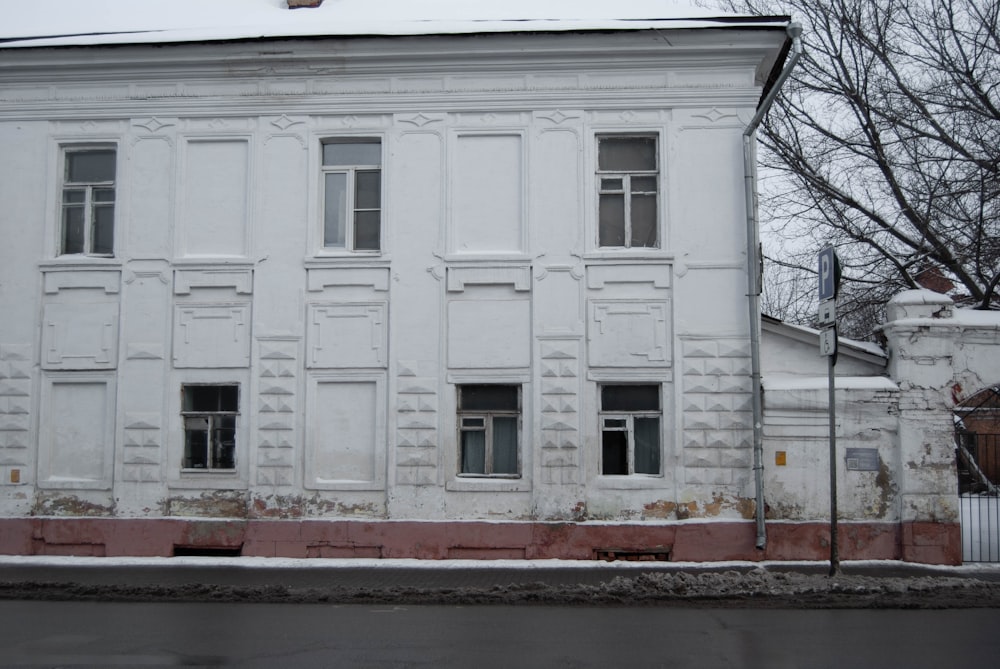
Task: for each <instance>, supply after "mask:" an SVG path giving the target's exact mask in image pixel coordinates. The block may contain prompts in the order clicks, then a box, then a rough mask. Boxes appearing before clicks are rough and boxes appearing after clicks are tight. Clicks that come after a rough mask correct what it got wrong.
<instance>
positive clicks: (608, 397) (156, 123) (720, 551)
mask: <svg viewBox="0 0 1000 669" xmlns="http://www.w3.org/2000/svg"><path fill="white" fill-rule="evenodd" d="M43 4H44V3H41V4H39V6H38V8H37V9H36V8H35V7H34V6H32V7H27V6H25V7H19V8H18V9H17V10H15V11H16V12H23V13H24V16H19V17H14V18H17V19H18V20H16V21H13V22H7V24H8V25H7V26H6V27H5V28H0V33H2V34H0V40H2V41H0V148H2V151H3V154H4V155H5V156H6V157H7V159H6V160H5V161H3V164H2V166H0V171H2V172H0V201H3V202H4V203H5V206H4V207H3V208H2V212H0V226H2V228H3V230H4V233H5V234H4V238H5V240H6V241H5V243H4V244H3V246H2V247H0V313H2V319H0V371H2V373H0V387H2V392H0V476H2V479H0V516H2V517H3V518H0V524H2V525H3V526H4V532H3V533H2V536H3V542H2V544H0V552H7V553H59V552H63V553H76V554H87V553H89V554H99V555H103V554H167V555H169V554H171V551H173V550H175V549H177V548H178V547H181V548H186V549H194V550H198V549H199V548H203V549H206V550H208V549H212V550H220V549H226V550H232V551H242V553H243V554H256V555H292V556H303V557H304V556H348V555H364V556H383V557H394V556H417V557H447V556H453V557H463V556H467V557H491V556H492V557H518V556H523V557H584V558H586V557H594V556H597V555H607V554H609V553H615V552H618V553H623V554H629V553H643V554H644V553H650V554H653V555H660V556H665V555H667V554H669V555H671V557H672V558H673V559H721V558H729V557H746V558H750V559H755V558H762V557H765V556H773V557H811V558H816V557H822V555H823V541H822V537H823V532H824V531H825V530H824V525H823V520H824V506H823V504H824V497H823V494H822V492H821V488H822V485H823V483H822V480H823V476H825V472H826V464H825V461H824V460H822V459H821V458H819V454H815V453H806V452H805V451H804V450H803V449H802V448H801V446H802V444H803V443H814V442H816V443H819V444H820V445H822V442H820V441H819V440H820V438H821V437H822V432H818V430H821V428H822V426H823V425H824V423H823V415H820V414H818V413H817V412H818V411H820V409H821V408H822V407H819V406H818V405H817V406H812V405H810V406H807V407H804V406H803V402H805V403H806V404H808V401H805V400H803V396H802V392H801V391H802V388H803V387H802V386H801V385H800V386H796V383H795V381H794V379H795V377H799V378H800V379H801V378H813V376H815V375H816V374H822V373H823V372H822V370H823V369H825V367H822V366H821V365H825V363H824V362H823V361H822V359H820V358H818V357H817V356H816V355H815V348H812V349H808V348H804V349H802V352H799V353H796V352H795V351H796V349H795V347H796V346H805V344H803V342H805V341H807V340H809V338H810V336H814V335H810V334H809V333H808V332H807V331H802V330H796V329H794V328H788V327H787V326H783V325H780V324H774V323H767V324H765V326H764V346H763V351H764V363H763V369H764V371H765V375H764V376H765V388H766V390H765V397H768V398H773V401H772V402H771V403H770V404H769V405H768V404H765V406H764V407H763V409H764V413H763V414H762V415H763V416H766V418H767V422H766V424H765V425H763V427H762V428H761V429H759V430H758V431H757V435H758V436H757V438H756V439H755V430H754V428H753V424H754V422H755V421H754V413H755V407H754V404H755V402H754V393H753V387H754V383H753V376H754V374H753V372H754V369H753V368H754V359H755V349H756V348H757V343H756V341H755V337H753V336H752V334H753V333H754V332H755V330H756V328H757V325H756V324H755V323H754V319H753V318H752V316H751V314H752V307H751V308H750V310H749V311H748V301H747V293H748V272H747V266H748V249H750V250H751V252H752V250H753V248H754V243H753V240H752V239H751V240H750V242H751V243H750V244H748V239H747V236H748V233H747V230H748V225H747V218H748V217H747V191H746V188H745V186H746V183H747V181H748V180H750V182H751V183H752V178H753V172H752V169H749V168H747V167H746V166H745V161H744V152H745V149H744V146H745V138H744V135H745V133H746V132H747V130H748V126H749V125H750V124H751V123H752V121H753V119H754V115H755V113H756V112H757V111H758V109H759V108H760V107H759V105H760V104H761V100H762V96H763V95H764V94H765V93H767V92H768V91H770V90H771V89H772V88H773V87H774V86H775V81H776V79H777V77H778V76H779V73H780V72H781V70H782V67H783V66H785V65H786V60H787V55H788V53H789V50H790V49H791V48H792V46H793V39H792V36H791V35H790V34H789V33H788V31H787V28H788V26H789V19H788V18H787V17H766V18H753V19H748V18H746V17H743V18H734V17H724V18H718V17H715V16H713V15H711V14H710V13H706V12H703V11H702V12H698V11H694V10H691V9H690V8H686V7H681V6H680V5H678V6H674V5H671V3H665V4H664V3H649V2H624V3H617V5H616V6H615V7H614V8H613V9H614V11H615V12H616V14H615V15H614V16H610V15H608V14H606V13H602V12H601V11H597V10H596V9H595V8H593V7H589V6H587V5H580V6H579V14H577V15H578V16H582V17H583V18H580V19H570V20H567V19H562V18H561V17H560V15H558V14H549V13H546V11H547V10H546V8H545V6H544V4H545V3H540V4H542V5H543V6H542V7H541V8H538V7H523V6H518V5H517V4H516V3H515V6H514V7H513V8H505V9H496V10H489V11H492V12H493V14H490V13H489V12H487V13H485V14H481V15H476V14H475V13H474V12H473V13H470V12H471V11H472V10H470V9H468V8H466V9H462V8H463V7H466V4H470V3H466V4H460V3H455V6H453V7H451V9H450V11H451V12H452V13H451V14H449V13H447V10H448V8H447V7H446V8H445V9H441V8H440V7H439V6H436V7H437V9H434V11H440V12H442V13H441V14H440V15H435V14H433V13H432V14H429V15H421V14H420V13H419V11H418V10H417V9H416V8H415V7H413V5H419V3H405V4H401V3H388V4H386V6H385V7H381V6H380V5H379V3H373V2H368V3H363V2H355V1H349V0H343V1H341V2H333V1H332V0H328V1H327V2H326V3H324V4H322V5H321V6H319V7H316V8H303V9H295V10H291V9H288V8H287V7H286V5H285V2H284V0H252V1H250V0H246V1H243V2H240V3H237V4H235V5H234V4H233V3H226V2H221V3H211V4H212V9H211V10H208V9H206V8H204V7H202V5H204V4H205V3H198V2H182V1H179V0H174V1H173V2H170V3H166V4H169V5H170V7H171V11H172V12H173V13H172V14H171V13H167V14H163V15H156V13H155V12H153V11H151V10H149V9H148V5H149V4H151V3H148V2H143V3H125V4H123V6H122V8H121V11H122V13H121V14H109V15H107V16H108V17H110V18H105V19H104V21H105V22H106V24H105V25H103V26H102V25H101V22H100V21H97V22H96V23H91V24H85V26H84V27H85V29H76V30H69V29H68V28H67V29H66V30H52V29H46V30H45V31H44V32H39V30H41V29H39V28H37V26H39V25H41V26H45V25H46V24H45V21H44V20H43V17H40V16H37V15H36V14H40V13H41V12H42V11H43V9H42V7H43ZM49 4H50V5H58V4H59V3H55V2H50V3H49ZM74 4H79V3H62V5H60V7H61V9H63V10H64V11H66V12H70V13H72V12H74V11H77V10H74V9H73V8H72V7H71V5H74ZM441 4H442V3H438V5H441ZM536 4H539V3H536ZM556 4H558V3H556ZM128 5H133V6H137V5H141V6H142V7H143V11H139V10H136V9H135V7H132V9H129V8H128ZM443 5H445V6H447V5H448V3H443ZM652 5H655V6H656V7H659V8H660V13H650V12H651V11H653V7H652ZM237 7H238V8H239V9H238V8H237ZM456 8H457V9H456ZM561 8H562V9H563V10H565V9H566V6H565V5H563V6H561ZM50 9H51V8H50ZM557 9H558V8H557ZM8 11H9V10H8ZM223 11H228V12H230V14H229V15H228V16H229V17H230V19H229V20H223V19H222V18H220V14H219V13H217V12H223ZM427 11H430V10H427ZM479 11H480V12H482V11H484V10H482V9H480V10H479ZM130 12H131V13H130ZM206 12H210V13H207V14H206ZM456 12H457V13H456ZM516 12H521V13H520V14H517V13H516ZM671 12H672V13H671ZM199 13H201V14H202V15H201V16H199ZM234 17H236V18H234ZM77 18H79V17H77ZM422 18H423V19H428V20H418V19H422ZM72 19H73V16H72V15H70V16H68V17H64V20H63V21H62V23H69V22H70V21H71V20H72ZM512 19H528V20H525V21H514V20H512ZM49 20H50V21H51V24H49V25H50V27H51V25H53V24H54V25H57V26H58V25H59V24H60V21H59V20H57V19H54V18H51V19H49ZM32 21H35V22H36V23H32ZM11 26H13V27H11ZM205 26H208V27H207V28H206V27H205ZM218 26H221V27H218ZM91 28H92V29H91ZM4 31H6V32H4ZM11 31H17V32H11ZM70 32H72V33H73V34H69V33H70ZM84 33H86V34H84ZM746 145H747V146H750V147H751V149H750V154H749V155H750V157H751V158H752V144H751V143H747V144H746ZM751 162H752V161H751ZM751 225H752V223H751ZM751 264H752V262H751ZM751 292H753V291H752V290H751ZM769 347H770V348H769ZM807 351H808V352H807ZM803 360H804V361H805V362H802V364H798V363H795V364H791V361H800V362H801V361H803ZM810 365H813V366H815V369H816V370H820V371H813V370H810V368H809V366H810ZM840 365H841V368H842V369H844V370H845V371H843V372H841V373H842V374H845V375H847V376H850V377H851V378H852V379H860V378H862V377H874V378H875V380H874V381H872V380H869V381H855V382H853V383H854V386H851V387H853V388H854V390H853V391H852V392H854V393H856V394H855V395H850V396H847V399H846V401H848V402H850V401H853V400H857V399H858V398H860V399H863V400H865V401H866V402H869V404H855V405H854V406H856V407H857V411H856V412H855V413H854V414H851V418H850V419H849V420H850V421H854V422H852V423H850V424H851V425H855V424H856V425H857V426H858V429H859V430H861V431H864V430H874V431H875V432H868V433H867V435H868V436H865V435H862V436H860V437H858V439H860V440H862V441H864V440H867V439H869V436H871V435H873V434H875V433H876V432H877V435H876V437H874V439H875V441H874V442H870V443H875V444H876V450H877V451H878V454H877V455H878V456H879V457H881V458H883V465H884V467H883V469H884V471H880V472H878V473H875V474H872V476H871V477H870V478H871V480H867V479H864V480H860V479H859V480H854V481H852V480H851V477H850V472H845V474H844V479H843V480H844V485H845V490H846V492H845V496H846V501H845V504H844V507H843V508H842V513H843V514H846V520H851V521H857V532H858V533H859V534H858V537H860V538H859V539H858V540H857V541H856V542H855V543H853V544H850V545H849V546H848V547H847V548H846V549H845V555H846V556H847V557H851V556H857V557H908V556H909V557H914V555H915V554H912V553H910V554H908V553H907V552H906V545H907V544H906V538H905V536H904V535H905V532H906V529H905V525H906V523H910V522H911V521H912V522H913V523H923V522H930V523H932V524H935V527H939V526H940V527H945V529H946V531H945V532H944V534H943V535H942V536H943V537H944V539H941V538H940V537H938V538H936V539H934V541H936V542H937V543H935V544H934V549H933V550H932V551H930V552H928V553H927V554H926V555H924V554H921V555H916V556H915V559H927V560H928V561H949V560H951V559H952V558H951V557H950V556H951V555H952V553H949V552H948V551H949V550H951V549H950V548H949V546H950V544H949V542H950V541H952V539H951V537H953V536H954V532H953V526H954V525H955V523H956V522H957V520H956V518H955V517H954V514H952V515H951V516H948V515H947V514H946V513H944V515H941V516H940V517H937V518H928V517H925V516H926V515H927V514H926V513H924V511H922V510H921V511H915V512H914V513H913V514H911V515H910V516H907V515H906V513H905V512H904V511H903V507H902V506H901V505H902V501H901V500H902V499H903V497H904V496H905V495H904V493H905V492H906V490H905V484H903V483H901V482H900V468H901V467H902V466H903V465H902V464H901V463H902V462H903V461H902V460H900V459H899V443H898V440H897V439H896V435H897V434H898V430H899V428H898V421H897V420H896V416H895V415H893V414H892V413H891V412H890V411H889V410H888V409H887V408H886V407H888V406H890V405H892V404H893V402H896V403H897V404H898V397H899V392H900V390H899V386H898V385H897V384H896V383H895V382H894V381H891V380H889V378H888V377H886V376H885V375H886V357H885V356H884V355H881V354H880V353H879V352H877V351H871V350H867V349H864V348H861V347H856V348H854V349H852V348H851V347H849V346H848V347H846V348H845V350H844V351H843V352H842V357H841V363H840ZM845 366H846V367H845ZM848 367H849V368H850V369H848ZM768 371H770V372H773V375H772V376H768V375H767V372H768ZM772 379H773V381H772ZM768 383H770V384H771V385H770V386H769V385H768ZM805 383H806V386H809V384H810V383H813V382H810V381H806V382H805ZM844 383H845V384H847V385H845V388H847V387H848V386H849V385H850V384H851V383H852V382H851V381H848V380H845V381H844ZM813 385H815V384H814V383H813ZM806 392H807V393H808V392H813V391H812V390H808V391H806ZM817 393H818V391H817ZM758 397H759V396H758ZM817 397H821V396H820V395H818V394H817ZM817 401H818V400H817ZM865 406H867V407H869V409H870V412H869V413H870V415H866V414H865V409H864V407H865ZM897 408H898V407H897ZM803 411H805V413H803ZM810 412H812V413H810ZM847 413H850V411H848V412H847ZM845 415H847V414H845ZM876 415H877V420H876V421H875V422H874V423H873V422H872V421H871V420H870V419H871V418H872V416H876ZM803 416H806V418H803ZM817 425H818V426H819V427H817ZM862 425H863V426H864V430H862V429H861V427H860V426H862ZM797 426H798V427H797ZM797 430H798V431H797ZM845 439H846V441H847V442H850V439H851V438H850V437H845ZM755 442H756V444H757V449H756V450H757V458H755ZM855 445H857V444H855ZM779 451H780V452H781V453H782V454H783V456H781V457H780V458H779V455H778V452H779ZM786 458H787V459H786ZM757 459H762V465H763V464H766V465H767V467H763V466H760V467H757V468H756V470H755V460H757ZM779 459H780V460H781V465H780V466H772V465H774V464H775V463H777V462H778V461H779ZM786 463H787V464H786ZM886 463H888V464H886ZM952 470H953V465H952ZM755 471H760V472H763V474H762V475H761V477H760V479H759V480H755V479H756V477H755ZM879 476H881V477H883V478H878V477H879ZM876 479H877V480H876ZM901 486H902V487H901ZM901 491H902V492H901ZM855 493H857V494H855ZM934 494H937V493H934ZM948 494H950V493H946V492H944V491H942V492H941V494H940V495H939V496H943V497H942V499H946V498H947V495H948ZM760 499H766V504H767V509H768V510H767V512H766V513H765V510H764V509H762V508H761V507H760V505H759V503H758V500H760ZM939 506H940V505H939ZM945 506H947V505H946V504H945ZM923 508H924V507H921V509H923ZM765 519H766V520H768V521H769V524H768V527H767V530H768V533H769V537H770V538H769V540H768V541H767V542H765V541H763V538H762V537H761V535H760V530H761V529H762V528H761V524H762V523H763V521H764V520H765ZM772 520H773V521H774V522H773V523H771V522H770V521H772ZM772 528H773V529H772ZM949 532H950V533H951V534H949ZM873 537H874V538H873ZM885 537H888V538H885ZM911 543H912V542H911ZM934 551H937V552H934Z"/></svg>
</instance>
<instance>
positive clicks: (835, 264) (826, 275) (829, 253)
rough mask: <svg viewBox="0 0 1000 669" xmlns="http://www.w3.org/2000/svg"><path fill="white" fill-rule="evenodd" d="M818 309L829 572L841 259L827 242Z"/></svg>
mask: <svg viewBox="0 0 1000 669" xmlns="http://www.w3.org/2000/svg"><path fill="white" fill-rule="evenodd" d="M817 264H818V276H819V291H818V292H819V310H818V312H817V319H816V320H818V321H819V324H820V326H821V327H822V328H823V329H822V330H821V331H820V333H819V353H820V355H823V356H826V359H827V377H828V386H829V398H830V399H829V405H830V575H831V576H835V575H837V574H839V573H840V552H839V551H840V549H839V546H838V540H837V406H836V393H835V390H836V386H835V383H834V374H833V368H834V365H836V364H837V292H838V290H839V289H840V262H839V261H838V259H837V252H836V251H834V249H833V247H832V246H828V247H826V248H825V249H823V250H822V251H820V252H819V256H818V257H817Z"/></svg>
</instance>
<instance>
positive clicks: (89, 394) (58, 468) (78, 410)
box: [38, 374, 115, 489]
mask: <svg viewBox="0 0 1000 669" xmlns="http://www.w3.org/2000/svg"><path fill="white" fill-rule="evenodd" d="M114 387H115V384H114V380H113V379H112V378H110V377H107V376H96V375H76V374H74V375H72V376H68V375H64V376H58V377H51V378H49V379H47V380H46V384H45V386H44V388H43V391H42V393H43V394H42V408H41V414H42V416H41V428H40V430H41V438H40V439H39V449H38V484H39V486H40V487H45V488H68V489H74V488H76V489H108V488H110V487H111V471H112V458H113V454H114V444H115V438H114V414H115V410H114V409H115V392H114Z"/></svg>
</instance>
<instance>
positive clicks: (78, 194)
mask: <svg viewBox="0 0 1000 669" xmlns="http://www.w3.org/2000/svg"><path fill="white" fill-rule="evenodd" d="M86 199H87V190H86V189H85V188H67V189H65V190H63V203H65V204H83V202H84V200H86Z"/></svg>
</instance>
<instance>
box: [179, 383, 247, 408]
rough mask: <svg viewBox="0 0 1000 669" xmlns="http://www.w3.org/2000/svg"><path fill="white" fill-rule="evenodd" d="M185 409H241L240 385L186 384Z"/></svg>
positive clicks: (184, 390) (184, 388)
mask: <svg viewBox="0 0 1000 669" xmlns="http://www.w3.org/2000/svg"><path fill="white" fill-rule="evenodd" d="M182 390H183V394H184V409H183V410H184V411H199V412H215V411H232V412H236V411H238V410H239V386H235V385H227V386H184V387H183V389H182Z"/></svg>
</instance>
